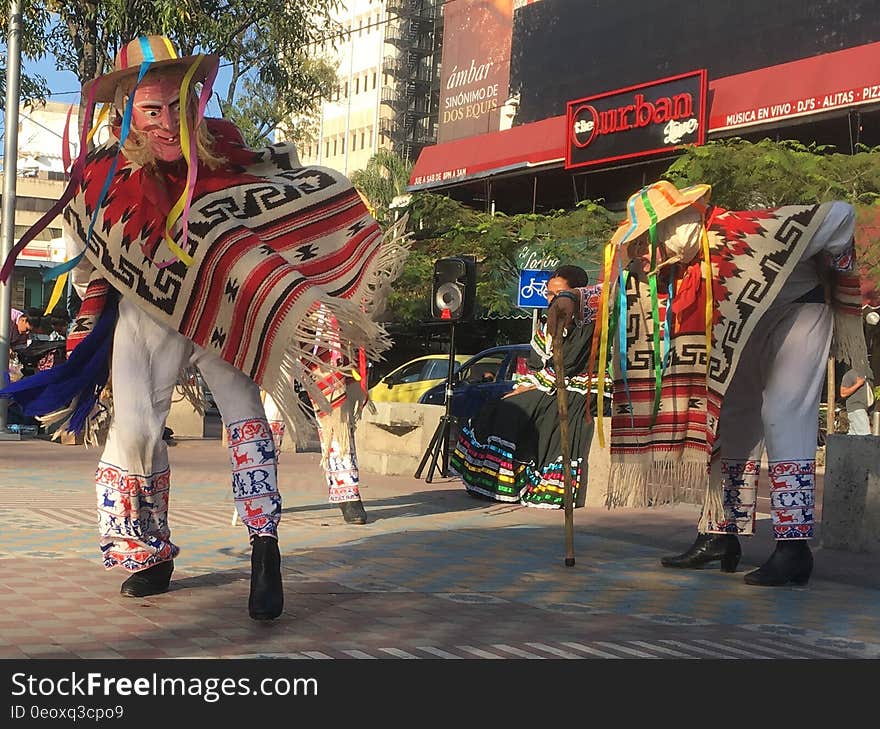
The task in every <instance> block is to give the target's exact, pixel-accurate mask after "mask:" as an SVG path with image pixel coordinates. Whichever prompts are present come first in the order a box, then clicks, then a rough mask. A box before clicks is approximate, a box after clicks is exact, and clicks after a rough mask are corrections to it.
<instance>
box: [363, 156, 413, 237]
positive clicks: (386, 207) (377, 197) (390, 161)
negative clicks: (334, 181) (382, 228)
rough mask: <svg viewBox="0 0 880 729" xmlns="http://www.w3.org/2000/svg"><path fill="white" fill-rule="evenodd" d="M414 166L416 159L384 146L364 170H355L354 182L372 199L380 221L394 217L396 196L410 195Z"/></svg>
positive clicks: (375, 212) (371, 201)
mask: <svg viewBox="0 0 880 729" xmlns="http://www.w3.org/2000/svg"><path fill="white" fill-rule="evenodd" d="M412 167H413V165H412V162H409V161H408V160H405V159H403V158H402V157H400V156H399V155H397V154H395V153H394V152H392V151H391V150H390V149H380V150H378V151H377V152H376V154H374V155H373V156H372V157H370V159H369V161H368V162H367V166H366V167H365V168H364V169H362V170H356V171H355V172H353V173H352V175H351V181H352V183H353V184H354V186H355V187H356V188H357V189H358V190H360V192H361V193H362V194H363V196H364V197H365V198H367V200H369V202H370V207H371V208H372V211H373V214H374V215H375V216H376V219H377V220H378V221H379V222H380V223H388V222H390V221H391V220H392V219H393V218H392V212H391V210H390V206H391V202H392V201H393V200H394V198H395V197H398V196H400V195H404V194H406V186H407V185H408V184H409V177H410V173H411V172H412Z"/></svg>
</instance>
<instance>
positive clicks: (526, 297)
mask: <svg viewBox="0 0 880 729" xmlns="http://www.w3.org/2000/svg"><path fill="white" fill-rule="evenodd" d="M552 273H553V272H552V271H539V270H535V269H530V268H524V269H522V270H521V271H520V272H519V287H518V289H517V292H518V296H517V300H516V305H517V306H518V307H520V308H521V309H526V308H538V309H543V308H544V307H545V306H547V297H546V294H547V281H548V280H550V276H551V275H552Z"/></svg>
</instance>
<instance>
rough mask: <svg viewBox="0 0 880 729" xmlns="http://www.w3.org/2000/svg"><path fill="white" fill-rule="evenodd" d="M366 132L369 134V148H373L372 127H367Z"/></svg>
mask: <svg viewBox="0 0 880 729" xmlns="http://www.w3.org/2000/svg"><path fill="white" fill-rule="evenodd" d="M367 132H368V133H369V135H370V149H372V148H373V127H367Z"/></svg>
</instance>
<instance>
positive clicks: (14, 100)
mask: <svg viewBox="0 0 880 729" xmlns="http://www.w3.org/2000/svg"><path fill="white" fill-rule="evenodd" d="M20 82H21V0H11V1H10V3H9V39H8V41H7V45H6V112H5V120H4V126H5V132H6V142H5V146H4V159H3V213H2V227H0V235H2V240H0V265H2V263H3V261H5V260H6V257H7V256H8V255H9V254H10V252H11V251H12V246H13V241H14V238H15V180H16V176H17V175H18V95H19V87H20ZM11 311H12V278H10V279H9V281H7V282H6V283H5V284H0V368H2V372H7V371H8V370H9V337H10V334H11V330H12V322H11V320H10V317H11ZM8 407H9V401H8V400H7V399H6V398H3V397H0V439H2V440H18V439H19V437H20V436H19V435H18V434H17V433H10V432H9V431H8V430H7V429H6V422H7V420H6V415H7V411H8Z"/></svg>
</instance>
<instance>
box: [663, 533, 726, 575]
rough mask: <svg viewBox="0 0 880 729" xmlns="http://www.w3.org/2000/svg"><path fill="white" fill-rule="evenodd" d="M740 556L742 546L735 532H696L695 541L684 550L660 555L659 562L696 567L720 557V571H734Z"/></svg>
mask: <svg viewBox="0 0 880 729" xmlns="http://www.w3.org/2000/svg"><path fill="white" fill-rule="evenodd" d="M741 556H742V548H741V547H740V546H739V537H737V536H736V534H697V539H696V541H695V542H694V543H693V544H692V545H691V546H690V547H689V548H688V550H687V551H686V552H684V553H683V554H677V555H675V556H670V557H661V559H660V564H662V565H663V566H664V567H679V568H681V569H697V568H699V567H703V566H704V565H707V564H709V563H710V562H714V561H715V560H718V559H720V560H721V571H722V572H736V566H737V564H739V558H740V557H741Z"/></svg>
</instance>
